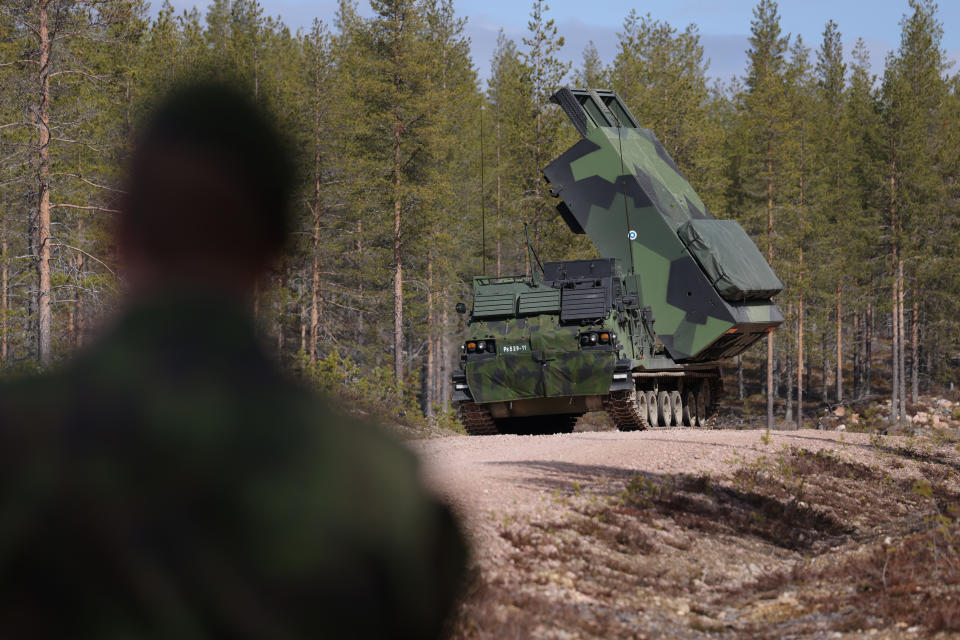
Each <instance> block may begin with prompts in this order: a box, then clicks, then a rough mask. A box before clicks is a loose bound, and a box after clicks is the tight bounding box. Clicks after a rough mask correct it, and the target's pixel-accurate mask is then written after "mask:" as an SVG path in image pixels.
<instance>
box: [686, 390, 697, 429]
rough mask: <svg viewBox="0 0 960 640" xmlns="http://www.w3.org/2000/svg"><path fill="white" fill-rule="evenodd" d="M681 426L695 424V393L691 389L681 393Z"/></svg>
mask: <svg viewBox="0 0 960 640" xmlns="http://www.w3.org/2000/svg"><path fill="white" fill-rule="evenodd" d="M683 426H685V427H695V426H697V395H696V394H695V393H694V392H693V390H692V389H687V391H686V393H684V394H683Z"/></svg>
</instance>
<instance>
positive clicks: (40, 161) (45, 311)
mask: <svg viewBox="0 0 960 640" xmlns="http://www.w3.org/2000/svg"><path fill="white" fill-rule="evenodd" d="M48 5H49V0H41V2H39V3H38V6H37V9H38V11H39V20H38V30H37V37H38V40H39V44H40V60H39V65H38V68H39V80H40V83H39V84H40V95H39V96H38V101H39V104H38V105H37V129H38V131H37V133H38V138H39V139H38V143H37V196H38V197H37V201H38V205H37V275H38V278H39V281H40V282H39V287H38V288H37V329H38V331H37V333H38V344H37V352H38V353H37V356H38V358H39V360H40V364H41V366H43V367H46V366H48V365H49V364H50V59H51V54H52V52H53V40H52V39H51V37H50V31H49V24H48V15H47V8H48Z"/></svg>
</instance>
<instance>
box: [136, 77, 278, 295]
mask: <svg viewBox="0 0 960 640" xmlns="http://www.w3.org/2000/svg"><path fill="white" fill-rule="evenodd" d="M292 182H293V165H292V162H291V159H290V155H289V152H288V149H287V147H286V145H285V144H284V142H283V139H282V137H281V136H280V135H279V134H278V131H277V129H276V128H275V126H274V125H273V123H272V121H271V120H270V118H269V117H268V116H267V115H266V114H265V113H264V112H263V111H261V110H260V109H258V108H257V106H256V105H255V104H253V102H252V101H251V100H250V99H249V98H248V97H247V96H246V95H245V93H244V92H242V91H240V90H238V89H235V88H231V87H228V86H225V85H215V84H193V85H189V86H185V87H181V88H179V89H177V90H175V91H173V92H172V93H171V94H170V95H168V96H167V97H166V98H165V99H164V100H163V101H161V102H160V103H159V105H158V106H157V107H156V108H155V109H154V110H153V112H152V113H151V115H150V116H149V117H148V119H147V120H146V122H145V123H144V126H143V127H142V129H141V132H140V135H139V137H138V139H137V144H136V147H135V149H134V153H133V156H132V159H131V162H130V166H129V173H128V178H127V189H126V191H127V192H126V195H125V196H124V199H123V206H122V209H123V213H122V215H121V224H120V242H121V252H122V256H123V259H124V262H125V264H126V268H127V274H128V276H129V278H130V280H131V282H132V284H133V286H134V287H135V288H140V289H144V288H146V289H150V288H160V287H170V286H177V285H181V284H183V285H189V286H197V287H204V288H209V287H216V288H219V289H222V290H224V291H228V292H238V290H242V289H244V288H247V287H249V286H250V285H252V283H253V281H254V280H255V278H256V276H257V275H258V274H259V273H260V271H262V270H263V269H264V267H266V266H267V264H268V263H269V262H270V261H271V260H272V259H273V258H275V257H276V256H277V254H278V253H279V252H280V250H281V249H282V247H283V244H284V239H285V237H286V232H287V227H288V209H289V205H290V199H291V193H290V192H291V187H292Z"/></svg>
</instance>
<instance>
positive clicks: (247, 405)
mask: <svg viewBox="0 0 960 640" xmlns="http://www.w3.org/2000/svg"><path fill="white" fill-rule="evenodd" d="M258 343H259V340H258V338H257V336H256V332H255V330H254V325H253V322H252V321H251V319H250V318H249V317H248V315H247V313H246V312H245V310H244V309H243V308H242V307H241V306H240V305H239V304H238V303H237V302H235V301H232V300H228V299H218V298H217V297H216V296H210V295H208V294H205V295H199V294H198V295H196V296H179V295H178V296H174V297H170V298H165V299H157V300H151V301H145V302H140V303H137V304H134V305H133V306H132V308H130V309H129V310H128V311H127V312H126V313H125V314H124V315H123V317H122V318H121V319H120V320H119V321H118V322H117V323H116V325H115V326H114V328H113V329H112V330H111V331H109V332H108V333H107V335H106V336H104V337H103V339H101V340H100V341H99V342H98V343H97V344H96V345H93V346H92V348H89V349H87V350H86V351H85V352H84V353H83V354H82V355H80V356H79V357H78V358H77V359H76V360H74V361H73V362H71V363H69V364H68V365H66V366H65V367H64V368H63V369H62V370H60V371H58V372H55V373H52V374H50V375H47V376H44V377H40V378H26V379H21V380H15V381H6V382H3V383H0V532H2V535H0V568H2V571H0V574H2V579H0V596H2V598H0V636H2V637H4V638H192V639H204V638H241V637H242V638H263V639H266V638H270V639H273V638H385V637H391V638H433V637H439V635H440V630H441V624H442V623H443V619H444V616H445V614H446V613H447V612H449V611H451V609H452V606H453V603H454V598H455V595H456V593H457V588H458V584H459V580H460V578H461V576H462V575H463V571H464V568H465V546H464V542H463V539H462V537H461V536H460V534H459V533H458V530H457V527H456V525H455V523H454V520H453V518H452V517H451V514H450V512H449V510H448V509H447V508H446V507H444V506H443V505H441V504H439V503H438V502H437V501H435V500H434V499H432V498H431V497H430V496H429V495H427V494H426V493H425V492H424V489H423V487H422V486H421V484H420V481H419V480H418V470H417V467H416V461H415V458H414V456H413V454H412V453H411V452H409V451H407V450H406V448H405V447H403V446H402V445H400V444H399V443H396V442H394V441H393V440H392V439H391V438H389V437H388V436H387V435H386V434H385V433H383V432H381V430H380V429H379V428H377V427H375V426H373V425H369V424H366V423H363V422H360V421H358V420H356V419H355V418H351V417H347V416H345V415H343V414H341V413H340V412H339V411H338V410H336V409H335V408H334V407H333V406H332V405H331V404H330V403H329V402H328V401H326V400H325V399H322V398H319V397H317V395H316V394H314V393H312V392H311V391H309V390H308V389H307V388H304V387H301V385H299V384H297V383H294V382H292V381H290V380H287V379H286V378H285V376H284V375H282V374H281V373H280V372H279V371H278V370H277V367H276V366H275V365H274V363H273V362H272V360H271V359H270V358H268V357H267V356H266V355H265V354H264V353H263V352H262V351H261V349H260V347H259V344H258Z"/></svg>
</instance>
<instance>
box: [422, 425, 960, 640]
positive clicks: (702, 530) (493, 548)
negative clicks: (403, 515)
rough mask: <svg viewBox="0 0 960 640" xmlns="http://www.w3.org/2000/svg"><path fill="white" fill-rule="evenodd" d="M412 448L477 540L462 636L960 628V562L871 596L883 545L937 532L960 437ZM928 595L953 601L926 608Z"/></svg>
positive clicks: (959, 457)
mask: <svg viewBox="0 0 960 640" xmlns="http://www.w3.org/2000/svg"><path fill="white" fill-rule="evenodd" d="M413 446H414V448H415V449H416V450H417V452H418V454H419V455H420V457H421V459H422V461H423V468H424V474H425V476H426V478H427V479H428V482H429V483H430V484H431V485H432V486H433V487H434V488H435V490H436V491H437V492H438V493H440V494H441V495H443V496H444V497H445V498H446V499H447V500H448V501H450V502H451V503H452V504H453V505H454V507H455V509H456V510H457V511H458V512H459V513H460V515H461V517H462V519H463V520H464V522H465V526H466V528H467V529H468V532H469V534H470V536H471V538H472V540H473V543H474V548H475V563H476V570H477V572H476V573H477V576H476V579H475V580H474V583H473V586H472V590H471V593H470V596H469V597H468V599H467V601H466V604H465V605H464V607H463V611H462V612H461V619H460V620H459V622H458V627H457V633H456V635H457V636H458V637H483V638H487V637H489V638H493V637H498V638H499V637H544V638H548V637H549V638H553V637H558V638H559V637H571V638H579V637H596V638H603V637H708V636H709V637H717V636H718V635H719V636H721V637H741V636H743V635H750V636H757V637H781V636H782V635H784V634H786V635H795V636H797V637H844V635H845V634H854V635H852V636H850V637H856V634H857V633H863V634H870V635H871V637H914V638H915V637H926V636H928V635H930V634H932V633H934V632H937V631H942V632H948V631H949V630H952V629H954V628H956V629H957V630H960V613H958V614H957V615H956V616H955V618H954V617H951V616H953V615H954V614H953V613H952V612H953V610H954V606H955V609H956V611H957V612H960V564H958V565H957V567H956V570H955V571H954V573H951V574H950V576H952V577H948V579H947V580H946V582H945V581H944V574H942V573H941V574H940V575H939V577H938V578H937V581H936V583H935V584H934V582H933V581H931V584H930V585H928V586H929V589H927V588H926V587H924V590H923V591H922V593H921V590H920V587H917V591H916V593H918V594H920V595H919V596H917V595H913V594H911V595H910V596H908V597H907V598H906V599H901V600H897V601H892V600H891V599H890V597H889V596H888V594H885V595H884V599H883V606H879V605H878V606H877V607H873V608H870V607H864V606H863V603H862V602H861V601H860V599H859V594H860V593H864V592H868V591H869V589H870V588H873V586H871V585H874V582H876V581H875V580H874V577H875V576H873V573H872V572H873V569H872V567H873V564H874V563H875V559H874V555H875V552H876V551H877V549H880V548H881V547H882V548H883V549H888V550H889V549H899V548H900V547H899V546H898V545H904V550H905V551H904V553H906V550H907V549H908V547H909V548H911V549H912V548H913V547H914V546H916V545H918V544H919V545H920V546H922V545H923V544H927V543H929V542H930V540H927V538H924V539H923V540H922V541H918V540H914V538H916V537H917V536H921V535H924V536H926V535H928V534H929V535H933V536H934V537H935V536H936V534H935V533H930V532H929V531H928V529H930V527H926V528H925V527H924V523H925V522H929V521H930V518H931V517H934V516H936V515H937V514H941V513H947V511H948V507H949V504H952V503H951V501H953V502H957V500H956V498H957V496H958V495H960V486H958V483H957V470H958V469H960V454H958V452H957V451H956V450H954V447H953V445H952V444H951V443H946V444H945V443H942V442H941V443H939V444H938V443H927V444H923V445H921V444H918V443H916V442H912V441H905V440H903V439H898V438H890V437H885V438H884V437H877V436H874V437H873V438H871V437H870V436H867V435H865V434H852V433H838V432H821V431H806V430H805V431H793V432H773V433H772V434H769V435H768V434H766V433H764V432H761V431H733V430H722V431H719V430H718V431H702V430H691V429H674V430H656V431H646V432H633V433H620V432H595V433H574V434H568V435H557V436H506V435H505V436H488V437H467V436H458V437H449V438H439V439H434V440H425V441H420V442H416V443H414V444H413ZM918 483H922V484H918ZM918 486H919V487H921V488H920V489H917V487H918ZM931 487H932V488H931ZM934 494H935V497H934ZM938 500H939V502H938ZM945 505H947V506H945ZM951 513H952V512H951ZM956 515H957V516H960V513H958V514H956ZM944 517H950V518H952V517H954V516H953V515H948V516H944ZM950 526H953V527H955V526H956V520H952V521H951V523H950ZM958 532H960V529H958ZM931 540H933V539H932V538H931ZM933 541H934V542H936V540H933ZM944 543H946V541H944ZM958 544H960V543H958ZM928 546H929V545H928ZM948 546H949V545H948ZM945 550H946V551H945ZM958 550H960V549H958V547H956V546H955V547H951V548H950V549H947V547H944V548H942V549H941V551H940V554H941V555H940V559H939V560H938V562H940V563H941V564H942V563H943V558H944V557H945V556H944V555H943V554H944V553H947V554H948V555H949V554H951V553H952V554H953V555H952V556H949V557H950V558H951V559H952V560H954V561H956V560H960V556H958V555H957V552H958ZM943 566H944V567H946V568H947V569H948V570H949V566H948V565H943ZM799 567H802V568H803V570H804V571H803V572H802V573H798V568H799ZM837 567H842V568H843V570H842V571H840V570H839V569H838V573H837V574H836V575H834V576H832V577H831V575H829V571H831V570H833V568H837ZM856 567H864V572H865V573H864V574H863V575H859V574H858V573H857V572H858V571H859V569H856ZM886 569H890V568H889V567H886V568H885V570H886ZM903 571H904V572H909V571H910V569H909V568H908V567H903ZM877 575H878V576H879V572H877ZM882 578H883V580H885V581H886V584H885V585H883V588H888V587H889V583H890V582H891V581H895V580H897V579H899V577H896V576H894V575H893V571H892V570H891V571H890V572H889V574H884V575H883V576H882ZM877 579H878V580H879V578H877ZM903 579H904V580H908V578H907V577H906V576H904V577H903ZM951 581H953V582H951ZM878 584H879V583H878ZM850 585H853V586H852V587H851V588H849V589H848V586H850ZM858 585H859V586H858ZM863 585H868V586H867V587H864V586H863ZM877 588H880V587H877ZM858 589H859V590H860V591H858ZM867 595H869V596H871V598H870V602H874V603H876V602H878V600H877V597H876V594H873V593H868V594H867ZM921 596H922V598H934V597H935V598H936V599H937V601H938V602H942V603H945V604H944V605H943V607H941V608H940V609H937V610H936V612H934V614H931V613H930V609H929V608H928V609H927V610H926V613H924V614H923V615H920V614H917V613H916V612H915V611H914V610H915V609H916V607H917V606H920V605H919V603H918V602H917V598H918V597H921ZM901 605H903V606H901ZM878 607H879V608H878ZM941 609H942V610H941ZM905 611H906V613H905ZM910 611H914V613H910ZM871 629H872V631H871ZM824 634H827V635H824ZM830 634H840V635H830ZM876 634H879V635H876Z"/></svg>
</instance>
